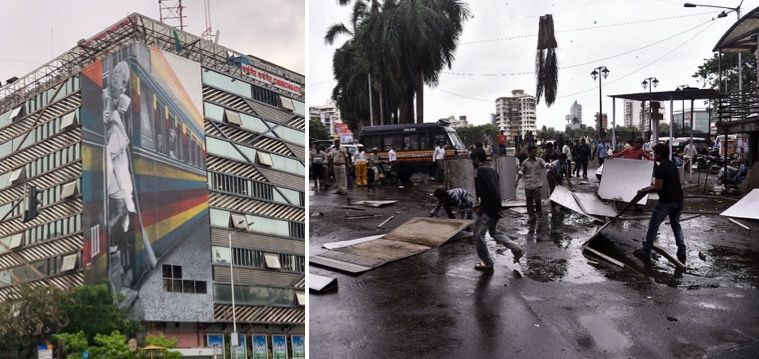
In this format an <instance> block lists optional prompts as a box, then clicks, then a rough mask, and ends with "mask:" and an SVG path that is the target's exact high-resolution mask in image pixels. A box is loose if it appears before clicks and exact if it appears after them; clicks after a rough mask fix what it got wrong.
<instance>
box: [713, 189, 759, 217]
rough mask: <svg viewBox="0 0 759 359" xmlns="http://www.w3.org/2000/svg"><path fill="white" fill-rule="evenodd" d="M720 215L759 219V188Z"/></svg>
mask: <svg viewBox="0 0 759 359" xmlns="http://www.w3.org/2000/svg"><path fill="white" fill-rule="evenodd" d="M720 216H725V217H735V218H746V219H759V188H754V189H753V190H751V192H749V193H747V194H746V195H745V196H743V198H741V199H740V200H739V201H738V202H736V203H735V204H733V205H732V206H730V207H729V208H728V209H726V210H725V211H724V212H722V213H720Z"/></svg>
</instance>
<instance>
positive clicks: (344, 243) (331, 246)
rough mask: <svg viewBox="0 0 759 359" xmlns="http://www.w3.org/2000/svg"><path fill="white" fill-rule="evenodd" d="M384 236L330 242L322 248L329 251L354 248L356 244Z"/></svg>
mask: <svg viewBox="0 0 759 359" xmlns="http://www.w3.org/2000/svg"><path fill="white" fill-rule="evenodd" d="M382 236H384V234H378V235H376V236H369V237H364V238H357V239H350V240H347V241H338V242H329V243H324V244H322V247H324V248H327V249H336V248H342V247H347V246H352V245H354V244H359V243H363V242H368V241H371V240H375V239H379V238H381V237H382Z"/></svg>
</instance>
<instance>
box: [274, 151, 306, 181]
mask: <svg viewBox="0 0 759 359" xmlns="http://www.w3.org/2000/svg"><path fill="white" fill-rule="evenodd" d="M270 157H271V163H272V164H271V167H272V168H275V169H278V170H280V171H285V172H290V173H293V174H297V175H301V176H303V175H305V167H304V166H303V164H301V163H300V161H298V160H295V159H292V158H288V157H284V156H279V155H275V154H271V155H270Z"/></svg>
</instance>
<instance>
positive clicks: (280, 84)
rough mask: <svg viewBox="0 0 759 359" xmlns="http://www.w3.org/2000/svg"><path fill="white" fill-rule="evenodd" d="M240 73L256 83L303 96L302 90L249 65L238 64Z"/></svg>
mask: <svg viewBox="0 0 759 359" xmlns="http://www.w3.org/2000/svg"><path fill="white" fill-rule="evenodd" d="M240 69H241V70H242V73H243V74H245V75H246V76H248V77H251V78H254V79H256V80H258V81H263V82H266V83H268V84H270V85H272V86H274V87H276V88H279V89H282V90H285V91H288V92H292V93H294V94H296V95H298V96H303V88H302V87H301V86H300V85H298V84H296V83H294V82H291V81H288V80H285V79H283V78H281V77H279V76H277V75H272V74H270V73H268V72H266V71H263V70H259V69H257V68H255V67H253V66H251V65H249V64H240Z"/></svg>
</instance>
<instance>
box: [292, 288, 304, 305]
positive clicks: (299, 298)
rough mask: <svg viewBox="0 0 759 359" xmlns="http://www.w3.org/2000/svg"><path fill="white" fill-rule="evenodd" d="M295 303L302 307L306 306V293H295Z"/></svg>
mask: <svg viewBox="0 0 759 359" xmlns="http://www.w3.org/2000/svg"><path fill="white" fill-rule="evenodd" d="M295 302H296V303H297V304H298V305H300V306H305V305H306V293H305V292H303V291H300V290H296V291H295Z"/></svg>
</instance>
